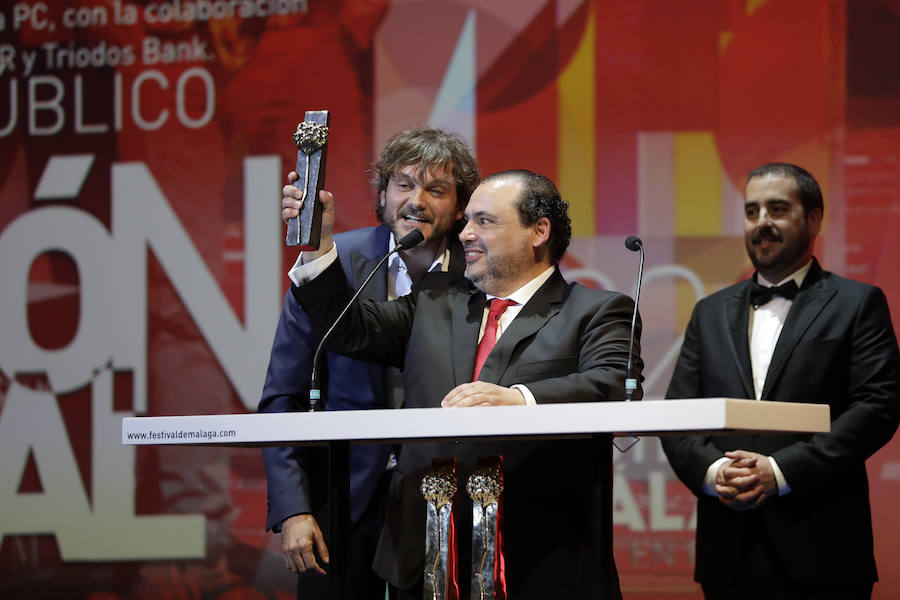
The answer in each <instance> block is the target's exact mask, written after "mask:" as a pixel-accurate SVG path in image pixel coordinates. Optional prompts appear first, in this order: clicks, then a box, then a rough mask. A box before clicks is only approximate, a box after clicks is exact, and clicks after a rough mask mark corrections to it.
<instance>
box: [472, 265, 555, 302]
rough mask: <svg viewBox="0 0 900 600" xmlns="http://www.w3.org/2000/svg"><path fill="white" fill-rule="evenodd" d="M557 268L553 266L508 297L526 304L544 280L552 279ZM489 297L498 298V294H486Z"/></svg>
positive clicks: (489, 298)
mask: <svg viewBox="0 0 900 600" xmlns="http://www.w3.org/2000/svg"><path fill="white" fill-rule="evenodd" d="M555 270H556V265H553V266H551V267H550V268H548V269H547V270H546V271H544V272H543V273H541V274H540V275H538V276H537V277H535V278H534V279H532V280H531V281H529V282H528V283H526V284H525V285H523V286H522V287H520V288H519V289H517V290H516V291H514V292H513V293H512V294H510V295H509V296H507V297H506V298H507V299H509V300H514V301H515V302H516V303H517V304H519V305H521V306H524V305H525V304H527V303H528V301H529V300H531V297H532V296H534V294H535V292H537V291H538V290H539V289H540V288H541V286H542V285H544V282H546V281H547V280H548V279H550V276H551V275H553V271H555ZM486 296H487V299H488V300H491V299H493V298H497V296H491V295H490V294H486Z"/></svg>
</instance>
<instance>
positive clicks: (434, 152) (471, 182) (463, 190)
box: [372, 127, 480, 222]
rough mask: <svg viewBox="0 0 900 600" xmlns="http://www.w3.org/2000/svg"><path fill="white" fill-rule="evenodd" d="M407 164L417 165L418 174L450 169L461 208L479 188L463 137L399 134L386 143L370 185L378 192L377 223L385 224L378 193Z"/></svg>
mask: <svg viewBox="0 0 900 600" xmlns="http://www.w3.org/2000/svg"><path fill="white" fill-rule="evenodd" d="M409 165H416V167H417V173H418V174H422V173H423V172H424V171H426V170H428V169H434V168H439V169H444V168H447V167H450V170H451V171H452V173H453V179H454V183H456V200H457V202H458V203H459V205H460V206H462V207H465V206H466V205H467V204H468V203H469V197H470V196H471V195H472V191H473V190H474V189H475V188H476V187H477V186H478V181H479V177H480V175H479V172H478V163H477V162H475V157H473V156H472V151H471V150H470V149H469V145H468V144H467V143H466V141H465V140H464V139H463V138H462V136H460V135H457V134H455V133H448V132H446V131H443V130H440V129H435V128H433V127H420V128H418V129H408V130H406V131H401V132H400V133H397V134H395V135H394V136H393V137H392V138H391V139H390V140H388V143H387V144H385V146H384V149H382V151H381V155H380V156H379V157H378V162H376V163H375V165H374V174H373V175H372V186H373V187H374V188H375V191H376V192H377V193H376V197H375V216H377V217H378V221H379V222H383V221H384V207H382V206H381V192H383V191H385V190H386V189H387V185H388V181H389V180H390V178H391V177H392V176H394V175H396V174H397V173H398V172H399V171H400V170H401V169H403V168H404V167H407V166H409Z"/></svg>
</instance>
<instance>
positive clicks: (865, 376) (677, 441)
mask: <svg viewBox="0 0 900 600" xmlns="http://www.w3.org/2000/svg"><path fill="white" fill-rule="evenodd" d="M750 283H751V282H750V281H749V280H748V281H744V282H741V283H739V284H736V285H733V286H731V287H729V288H726V289H724V290H722V291H720V292H718V293H716V294H713V295H711V296H709V297H708V298H705V299H703V300H701V301H700V302H698V303H697V306H696V307H695V308H694V312H693V315H692V316H691V319H690V322H689V323H688V327H687V330H686V331H685V338H684V344H683V346H682V349H681V356H680V357H679V359H678V363H677V365H676V367H675V372H674V374H673V376H672V381H671V383H670V384H669V389H668V392H667V394H666V396H667V397H668V398H699V397H722V396H724V397H732V398H751V399H752V398H754V397H755V394H754V392H753V382H752V375H751V367H750V353H749V343H748V319H749V310H750V309H749V291H750ZM898 376H900V371H898V352H897V341H896V339H895V337H894V330H893V327H892V325H891V319H890V314H889V312H888V306H887V301H886V299H885V297H884V294H883V293H882V291H881V290H880V289H878V288H876V287H873V286H871V285H867V284H863V283H859V282H856V281H852V280H849V279H844V278H843V277H839V276H837V275H834V274H832V273H828V272H825V271H822V269H821V268H820V267H819V264H818V262H815V261H814V262H813V265H812V267H811V268H810V270H809V272H808V274H807V276H806V279H805V280H804V282H803V286H802V288H801V291H800V292H799V293H798V295H797V297H796V298H795V300H794V302H793V305H792V306H791V309H790V312H789V313H788V315H787V318H786V320H785V324H784V328H783V329H782V331H781V335H780V337H779V339H778V342H777V344H776V347H775V351H774V354H773V355H772V362H771V364H770V366H769V371H768V373H767V376H766V381H765V385H764V388H763V391H762V395H761V399H762V400H777V401H781V402H809V403H820V404H828V405H829V406H830V407H831V431H830V432H829V433H817V434H765V435H743V436H706V437H702V436H688V437H680V438H663V440H662V443H663V448H664V449H665V451H666V455H667V456H668V457H669V461H670V462H671V464H672V467H673V468H674V469H675V472H676V473H677V474H678V477H679V478H680V479H681V480H682V481H683V482H684V483H685V484H686V485H687V486H688V487H689V488H690V489H691V490H692V491H693V492H694V494H695V495H697V497H698V508H697V510H698V517H697V563H696V572H695V577H696V579H697V581H700V582H701V583H705V584H710V585H724V584H727V582H728V581H729V580H730V579H731V577H732V576H733V575H734V573H735V572H736V569H738V568H739V567H740V566H741V558H740V556H741V548H742V539H743V537H744V536H745V535H746V534H747V533H748V531H749V530H750V528H753V527H764V528H765V529H766V531H767V533H768V535H769V537H770V539H771V540H772V541H773V543H774V546H775V556H774V557H772V558H773V559H774V560H776V561H778V562H780V563H781V565H782V566H784V567H785V568H786V570H787V572H788V573H789V574H790V575H791V576H792V577H793V578H794V579H795V580H797V581H798V582H799V583H801V584H804V585H845V584H847V585H849V584H865V583H869V582H873V581H875V580H876V579H877V575H876V570H875V560H874V556H873V550H872V523H871V515H870V509H869V499H868V482H867V479H866V469H865V461H866V459H867V458H868V457H869V456H871V455H872V454H873V453H874V452H875V451H876V450H878V449H879V448H880V447H881V446H883V445H884V444H885V443H887V441H888V440H890V438H891V436H892V435H893V433H894V431H895V430H896V429H897V424H898ZM736 449H742V450H748V451H753V452H759V453H761V454H765V455H769V456H772V457H774V458H775V460H776V461H777V463H778V466H779V467H780V468H781V471H782V472H783V474H784V476H785V479H786V481H787V483H788V485H789V486H790V487H791V490H792V491H791V492H790V493H788V494H786V495H784V496H779V497H777V498H774V499H772V500H770V501H769V503H768V504H766V505H764V506H763V507H761V508H759V509H756V510H751V511H747V512H741V513H738V512H735V511H733V510H731V509H729V508H727V507H726V506H724V505H723V504H721V503H720V502H719V501H718V500H717V499H716V498H713V497H711V496H707V495H705V494H704V493H703V491H702V485H703V478H704V476H705V474H706V471H707V469H708V467H709V466H710V464H712V463H713V462H714V461H715V460H717V459H719V458H721V456H722V454H723V452H724V451H727V450H736ZM747 568H752V567H750V566H749V565H748V566H747Z"/></svg>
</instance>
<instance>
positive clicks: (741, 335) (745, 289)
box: [724, 280, 756, 398]
mask: <svg viewBox="0 0 900 600" xmlns="http://www.w3.org/2000/svg"><path fill="white" fill-rule="evenodd" d="M724 317H725V323H724V329H725V330H726V331H728V332H730V334H731V335H730V336H729V342H730V344H729V347H730V349H731V355H732V357H733V358H734V361H735V363H737V367H738V373H739V374H740V378H741V385H743V386H744V393H745V394H746V397H747V398H756V393H755V392H754V390H753V367H752V365H751V363H750V340H749V337H748V333H747V330H748V326H749V318H750V281H749V280H748V281H745V282H744V284H743V285H741V286H739V287H738V288H736V289H735V291H734V293H733V294H732V295H731V296H730V297H728V298H727V299H726V304H725V314H724Z"/></svg>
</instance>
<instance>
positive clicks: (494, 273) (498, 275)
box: [282, 171, 642, 599]
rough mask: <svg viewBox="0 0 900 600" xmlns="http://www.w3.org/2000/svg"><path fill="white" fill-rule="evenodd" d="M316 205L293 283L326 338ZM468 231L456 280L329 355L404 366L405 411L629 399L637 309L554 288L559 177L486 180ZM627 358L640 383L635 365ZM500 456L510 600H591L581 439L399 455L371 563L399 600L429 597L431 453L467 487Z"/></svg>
mask: <svg viewBox="0 0 900 600" xmlns="http://www.w3.org/2000/svg"><path fill="white" fill-rule="evenodd" d="M320 200H321V201H322V202H323V205H324V210H323V213H324V214H323V231H322V243H321V246H320V248H321V250H320V251H319V252H318V253H315V254H313V253H309V255H306V253H304V256H303V257H302V260H301V261H300V262H302V263H303V264H301V265H298V266H297V267H295V269H294V270H292V272H291V278H292V280H293V281H294V283H295V285H294V286H293V287H292V292H293V294H294V296H295V297H296V298H297V300H298V301H299V302H300V304H301V306H303V308H304V309H305V310H306V311H307V312H308V314H309V315H310V317H311V320H312V323H313V327H314V328H315V329H319V330H324V329H326V328H327V327H328V326H329V325H330V324H331V323H332V322H333V321H334V319H335V317H336V316H337V313H338V312H339V311H340V309H341V308H342V307H343V305H344V304H345V303H346V302H347V301H349V299H350V296H351V294H352V289H351V288H350V287H349V286H348V285H347V283H346V280H345V278H344V275H343V272H342V271H341V269H340V268H339V267H337V266H336V262H335V261H336V259H337V256H338V252H340V248H335V247H334V245H333V244H332V241H331V232H330V229H331V224H332V223H333V221H334V211H335V208H334V206H335V202H334V199H333V198H332V197H331V195H330V194H328V193H323V194H322V195H321V196H320ZM283 207H284V210H283V211H282V216H283V217H285V218H287V217H291V216H293V215H294V214H296V209H297V204H294V205H288V206H285V205H284V204H283ZM465 221H466V225H465V227H464V228H463V230H462V232H461V233H460V236H459V238H460V241H461V242H462V244H463V247H464V250H465V253H466V270H465V274H464V276H460V275H455V274H451V273H429V274H426V275H425V276H424V277H423V278H422V279H421V280H420V281H419V283H418V286H417V288H416V289H415V290H414V291H413V293H412V294H410V295H408V296H406V297H404V298H401V299H398V300H396V301H393V302H387V303H375V302H369V301H358V302H356V303H354V304H353V305H352V307H351V310H350V312H349V313H348V315H347V316H346V317H345V318H344V320H342V321H341V324H339V325H338V327H337V329H336V330H335V333H336V335H335V338H334V340H333V343H332V345H331V346H330V348H331V349H332V350H335V351H339V352H341V353H344V354H347V355H350V356H355V357H358V358H363V359H365V360H372V361H379V362H382V363H387V364H392V365H394V366H397V367H399V368H402V369H403V375H404V390H405V406H406V407H412V408H420V407H436V406H444V407H446V408H448V409H454V408H457V409H458V408H463V407H473V406H496V405H535V404H543V403H549V402H599V401H607V400H622V399H624V397H625V393H624V383H625V370H626V364H627V360H628V348H629V329H630V321H631V311H632V307H633V302H632V300H631V299H630V298H629V297H627V296H624V295H622V294H618V293H614V292H608V291H598V290H591V289H588V288H585V287H583V286H581V285H580V284H577V283H572V284H570V283H567V282H566V281H565V279H563V277H562V275H561V274H560V271H559V266H558V263H559V260H560V258H561V257H562V255H563V253H564V252H565V250H566V248H567V246H568V244H569V238H570V237H571V225H570V220H569V216H568V204H567V203H566V202H565V201H563V199H562V198H561V197H560V195H559V192H558V191H557V189H556V187H555V186H554V185H553V183H552V182H551V181H550V180H549V179H547V178H546V177H544V176H541V175H538V174H535V173H532V172H529V171H506V172H502V173H498V174H495V175H492V176H489V177H487V178H486V179H485V180H484V181H482V183H481V184H480V185H479V186H478V187H477V188H476V189H475V191H474V192H473V193H472V197H471V199H470V201H469V205H468V206H467V207H466V210H465ZM635 347H636V348H637V347H638V345H637V344H636V345H635ZM636 352H638V351H637V350H636ZM635 364H636V372H637V373H640V370H641V368H642V362H641V361H640V359H639V358H636V359H635ZM498 454H499V455H502V456H503V468H504V496H505V498H506V502H505V508H504V511H505V512H504V516H503V519H504V520H503V527H504V531H503V535H504V536H505V550H506V562H505V567H506V571H505V579H506V584H507V589H508V591H509V595H510V597H513V598H522V599H529V598H535V599H538V598H540V599H545V598H551V597H557V598H573V599H578V598H590V597H593V596H592V586H596V585H598V583H597V582H596V581H593V578H594V574H595V573H596V572H597V571H598V570H599V569H600V566H599V565H595V564H591V556H592V553H591V551H590V550H591V549H590V527H589V522H590V514H591V508H592V506H591V484H590V480H591V476H590V473H589V471H590V470H591V469H592V468H597V467H598V466H597V465H591V464H590V458H589V457H590V456H591V450H590V441H589V440H555V441H544V440H540V441H529V442H496V441H490V442H423V443H414V444H406V445H404V446H403V448H402V450H401V453H400V457H399V466H398V468H397V470H396V471H395V473H394V475H393V479H392V481H391V488H390V489H391V491H390V498H389V505H388V515H387V519H386V522H385V526H384V529H383V531H382V535H381V539H380V542H379V547H378V551H377V552H376V557H375V569H376V571H377V572H379V573H381V574H382V575H383V576H384V577H385V578H386V579H387V580H388V581H389V582H390V583H391V584H392V586H393V588H394V591H395V592H396V593H397V597H400V598H421V597H422V594H421V589H422V575H423V569H424V564H423V563H424V546H425V544H424V526H425V501H424V499H423V498H422V495H421V493H420V492H419V484H420V482H421V479H422V475H423V473H424V472H425V470H427V469H428V467H429V466H430V465H431V461H432V459H433V458H440V457H455V458H456V459H457V461H458V470H459V479H460V481H465V480H466V479H467V478H468V476H469V474H471V473H472V471H473V470H474V469H475V467H476V465H477V459H478V457H479V456H485V455H498ZM458 502H459V503H460V505H461V506H460V507H459V511H458V514H460V515H467V514H471V504H470V503H469V499H468V498H467V497H465V495H464V494H460V495H459V497H458ZM470 525H471V524H470V523H467V522H466V520H465V519H459V522H458V529H457V533H458V535H457V539H458V540H459V542H458V548H457V550H458V552H459V564H460V565H464V566H467V565H470V564H471V560H470V558H469V551H470V545H471V539H470V531H469V527H470ZM468 575H469V574H468V572H467V569H466V568H463V569H461V571H460V588H461V589H462V590H468V589H469V582H468V580H467V578H468ZM597 591H599V590H597Z"/></svg>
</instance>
